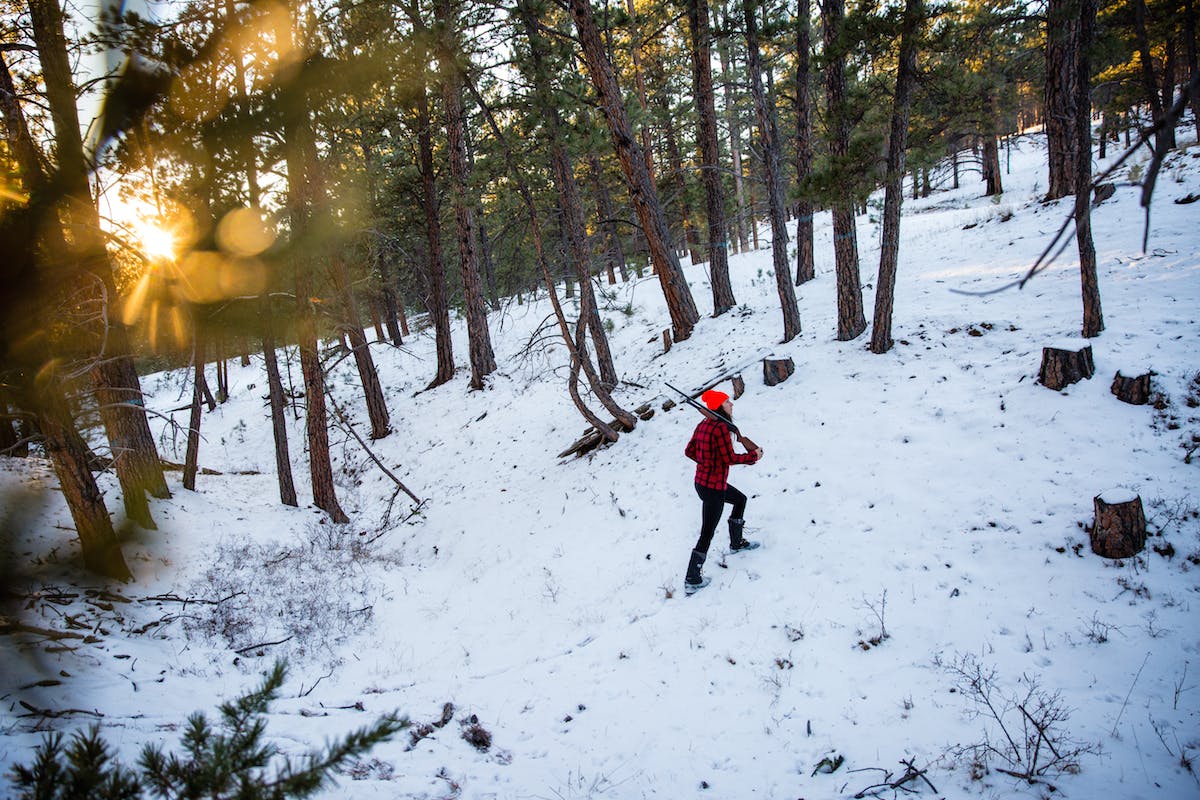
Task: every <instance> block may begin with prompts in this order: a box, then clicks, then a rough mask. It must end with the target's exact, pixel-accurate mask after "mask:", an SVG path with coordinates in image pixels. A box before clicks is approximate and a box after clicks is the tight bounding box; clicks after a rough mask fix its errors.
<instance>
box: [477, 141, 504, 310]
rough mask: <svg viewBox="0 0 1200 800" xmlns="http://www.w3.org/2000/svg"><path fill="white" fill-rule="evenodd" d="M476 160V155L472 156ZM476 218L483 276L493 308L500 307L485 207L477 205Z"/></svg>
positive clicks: (494, 262)
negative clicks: (484, 216)
mask: <svg viewBox="0 0 1200 800" xmlns="http://www.w3.org/2000/svg"><path fill="white" fill-rule="evenodd" d="M471 159H472V161H474V156H472V157H471ZM475 211H476V219H477V220H478V222H479V254H480V256H481V257H482V259H483V277H484V281H485V283H486V285H487V296H488V299H489V301H490V302H491V304H492V308H499V307H500V290H499V287H497V285H496V261H495V258H494V257H493V256H492V240H491V238H490V237H489V236H488V229H487V221H486V220H485V219H484V218H483V207H482V206H477V207H476V209H475Z"/></svg>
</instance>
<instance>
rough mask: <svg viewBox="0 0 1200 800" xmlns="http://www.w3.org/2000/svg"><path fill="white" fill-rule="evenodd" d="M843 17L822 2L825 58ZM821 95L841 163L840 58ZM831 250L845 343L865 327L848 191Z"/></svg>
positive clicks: (845, 138)
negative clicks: (827, 111)
mask: <svg viewBox="0 0 1200 800" xmlns="http://www.w3.org/2000/svg"><path fill="white" fill-rule="evenodd" d="M844 16H845V3H844V0H826V2H825V3H824V4H823V5H822V7H821V23H822V28H823V30H824V38H825V52H826V54H836V53H838V48H839V44H838V39H839V37H840V36H841V33H842V25H843V19H844ZM825 95H826V101H827V106H828V108H829V114H830V117H831V122H830V128H831V131H830V138H829V153H830V155H831V156H832V158H833V160H834V161H835V162H839V161H844V160H845V159H846V156H847V153H848V151H849V149H850V123H849V120H848V119H847V110H846V107H845V106H846V73H845V68H844V65H843V59H842V58H841V57H840V56H837V55H834V57H829V58H827V61H826V65H825ZM832 205H833V250H834V259H835V271H836V273H837V305H838V322H837V338H838V339H839V340H841V341H849V340H851V339H854V338H857V337H858V336H859V334H861V333H862V332H863V331H864V330H866V327H867V318H866V316H865V314H864V312H863V302H862V287H861V284H860V281H859V274H858V241H857V238H858V237H857V232H856V230H855V225H854V198H853V197H851V196H849V193H848V189H844V190H842V191H840V192H839V195H838V196H837V197H836V198H834V201H833V204H832Z"/></svg>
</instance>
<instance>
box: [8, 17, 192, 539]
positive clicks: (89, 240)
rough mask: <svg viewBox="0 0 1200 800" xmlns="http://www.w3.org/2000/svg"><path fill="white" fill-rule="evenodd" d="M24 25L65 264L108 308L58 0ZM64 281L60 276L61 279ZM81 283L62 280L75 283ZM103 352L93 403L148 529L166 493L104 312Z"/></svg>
mask: <svg viewBox="0 0 1200 800" xmlns="http://www.w3.org/2000/svg"><path fill="white" fill-rule="evenodd" d="M29 11H30V20H31V22H32V25H33V35H34V40H35V42H36V45H37V51H38V59H39V61H40V62H41V66H42V77H43V80H44V82H45V86H46V100H47V103H48V105H49V107H50V114H51V117H52V118H53V122H54V132H55V145H56V146H55V154H56V155H57V157H58V167H59V174H60V177H61V179H62V180H63V181H64V182H65V184H66V188H67V218H68V219H69V220H70V225H71V231H72V236H71V243H72V245H73V247H74V249H75V252H74V253H72V254H71V256H70V260H69V262H68V263H72V264H80V265H83V269H85V270H87V271H89V272H91V273H92V274H93V275H94V276H95V277H96V279H97V280H98V281H99V283H100V284H101V285H103V287H104V291H105V294H106V295H107V298H108V299H109V302H110V303H111V302H112V300H113V299H115V298H116V297H117V292H116V283H115V280H114V278H113V268H112V264H111V263H110V261H109V258H108V252H107V250H106V248H105V245H104V240H103V237H102V236H101V233H100V218H99V213H98V211H97V209H96V204H95V203H94V202H93V200H92V196H91V191H90V187H89V185H88V166H87V163H86V161H85V158H84V152H83V139H82V136H81V134H80V131H79V112H78V109H77V107H76V105H75V87H74V84H73V83H72V75H71V66H70V60H69V57H68V54H67V46H66V39H65V37H64V35H63V15H62V10H61V9H60V8H59V6H58V3H57V0H30V3H29ZM66 277H67V276H63V275H59V276H56V279H59V280H62V279H64V278H66ZM79 277H80V276H73V277H71V278H68V280H72V281H77V280H78V278H79ZM108 312H109V313H108V314H107V322H106V324H107V328H106V331H105V336H104V346H103V348H102V350H101V352H100V354H99V356H98V361H97V363H96V365H95V367H94V368H93V369H92V379H93V383H94V385H95V390H96V400H97V403H98V404H99V406H100V409H101V418H102V420H103V421H104V426H105V430H106V432H107V434H108V438H109V443H110V445H111V446H112V450H113V455H114V458H115V459H116V467H117V476H118V478H119V479H120V481H121V490H122V494H123V496H124V500H125V506H126V510H127V513H129V514H130V517H131V518H132V519H134V520H135V521H136V522H138V523H139V524H142V525H144V526H146V527H151V528H153V527H154V523H153V520H151V519H150V513H149V507H148V506H147V504H146V500H145V493H146V492H149V493H150V494H151V495H153V496H154V497H159V498H166V497H170V496H171V493H170V491H169V490H168V489H167V483H166V480H165V479H164V478H163V473H162V466H161V464H160V462H159V458H158V450H157V448H156V447H155V444H154V436H153V435H152V434H151V433H150V424H149V422H148V420H147V419H146V412H145V408H144V405H143V402H144V399H143V395H142V390H141V384H140V382H139V380H138V375H137V371H136V369H135V368H134V365H133V359H132V358H131V357H130V356H129V352H130V350H129V343H128V340H127V334H126V331H125V326H124V325H123V324H122V323H121V321H120V319H119V315H118V314H116V313H114V312H115V307H113V306H110V307H109V309H108Z"/></svg>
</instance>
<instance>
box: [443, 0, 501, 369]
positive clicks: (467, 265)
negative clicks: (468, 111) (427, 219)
mask: <svg viewBox="0 0 1200 800" xmlns="http://www.w3.org/2000/svg"><path fill="white" fill-rule="evenodd" d="M434 13H435V14H436V15H437V20H438V26H439V28H440V29H441V32H442V33H441V38H440V47H439V50H438V61H439V66H440V69H441V83H442V107H443V111H444V113H445V117H446V138H447V150H448V154H447V155H448V157H449V159H450V196H451V198H452V202H453V205H454V227H455V231H456V233H457V239H458V263H459V267H460V269H461V272H462V286H463V301H464V303H465V305H466V312H467V339H468V345H467V347H468V350H469V354H470V360H471V388H472V389H482V388H483V379H484V378H486V377H487V376H488V375H490V374H491V373H493V372H495V371H496V356H495V353H494V352H493V350H492V337H491V334H490V333H489V331H488V325H487V301H486V299H485V296H484V291H483V279H482V277H481V274H480V270H479V229H478V226H477V224H476V221H475V202H474V201H473V200H471V199H470V198H468V197H467V192H468V187H469V186H470V178H471V168H470V164H469V162H468V161H467V141H466V118H465V115H464V112H463V104H462V75H461V72H460V69H459V65H458V61H457V58H458V47H457V46H456V45H455V42H454V40H453V38H452V36H453V27H454V26H453V24H452V23H453V20H454V19H455V11H454V8H453V4H452V2H451V0H439V2H437V3H435V4H434Z"/></svg>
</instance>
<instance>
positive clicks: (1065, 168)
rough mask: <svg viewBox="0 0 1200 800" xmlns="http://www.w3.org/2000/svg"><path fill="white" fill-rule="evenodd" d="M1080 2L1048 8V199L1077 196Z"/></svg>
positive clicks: (1055, 1)
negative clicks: (1077, 83) (1076, 130)
mask: <svg viewBox="0 0 1200 800" xmlns="http://www.w3.org/2000/svg"><path fill="white" fill-rule="evenodd" d="M1079 4H1080V0H1049V2H1048V3H1047V6H1046V15H1047V16H1046V109H1045V115H1046V146H1047V149H1048V154H1047V160H1048V162H1049V169H1050V175H1049V183H1050V185H1049V188H1048V189H1047V191H1046V199H1047V200H1057V199H1058V198H1060V197H1066V196H1067V195H1069V194H1074V193H1075V183H1076V170H1077V169H1078V164H1079V158H1078V147H1079V137H1078V136H1077V135H1076V132H1075V126H1076V120H1077V118H1078V115H1077V114H1076V110H1075V108H1076V103H1077V102H1078V98H1079V90H1078V88H1077V85H1076V82H1077V81H1078V76H1079V72H1078V56H1079V52H1080V47H1081V44H1082V42H1081V41H1080V38H1079V33H1080V29H1079V21H1080V11H1079Z"/></svg>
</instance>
